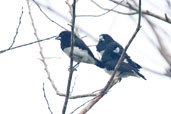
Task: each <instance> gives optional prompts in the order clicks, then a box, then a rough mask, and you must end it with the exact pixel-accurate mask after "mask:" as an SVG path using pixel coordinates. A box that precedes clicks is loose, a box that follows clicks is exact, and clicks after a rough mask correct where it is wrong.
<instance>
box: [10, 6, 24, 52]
mask: <svg viewBox="0 0 171 114" xmlns="http://www.w3.org/2000/svg"><path fill="white" fill-rule="evenodd" d="M22 16H23V7H22V9H21V15H20V18H19V23H18V27H17V29H16V32H15V36H14V38H13V42H12V44H11V45H10V47H9V48H8V49H9V50H10V49H11V48H12V46H13V45H14V43H15V39H16V37H17V35H18V30H19V28H20V25H21V18H22Z"/></svg>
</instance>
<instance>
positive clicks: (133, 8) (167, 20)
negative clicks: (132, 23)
mask: <svg viewBox="0 0 171 114" xmlns="http://www.w3.org/2000/svg"><path fill="white" fill-rule="evenodd" d="M110 1H112V2H113V3H115V4H120V2H118V1H115V0H110ZM120 5H121V6H123V7H126V8H129V9H131V10H134V11H136V12H139V11H138V8H137V7H135V6H133V5H131V4H130V3H129V2H127V3H126V4H125V3H121V4H120ZM141 13H142V14H145V15H149V16H152V17H154V18H157V19H159V20H162V21H164V22H167V23H169V24H171V19H170V18H169V17H168V16H167V14H164V15H165V16H164V17H162V16H160V15H157V14H155V13H153V12H150V11H148V10H142V11H141ZM166 16H167V18H166Z"/></svg>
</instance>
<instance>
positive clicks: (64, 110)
mask: <svg viewBox="0 0 171 114" xmlns="http://www.w3.org/2000/svg"><path fill="white" fill-rule="evenodd" d="M75 10H76V0H74V1H73V4H72V10H71V11H72V13H71V15H72V27H71V52H70V73H69V78H68V84H67V91H66V97H65V102H64V105H63V109H62V114H65V112H66V109H67V104H68V99H69V94H70V86H71V81H72V74H73V71H74V69H73V51H74V48H73V47H74V27H75Z"/></svg>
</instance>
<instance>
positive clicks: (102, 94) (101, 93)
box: [80, 0, 141, 114]
mask: <svg viewBox="0 0 171 114" xmlns="http://www.w3.org/2000/svg"><path fill="white" fill-rule="evenodd" d="M140 24H141V0H139V15H138V24H137V28H136V30H135V32H134V34H133V35H132V37H131V39H130V40H129V42H128V44H127V45H126V47H125V49H124V50H123V52H122V54H121V57H120V59H119V61H118V63H117V64H116V66H115V69H114V72H113V75H112V76H111V78H110V80H109V81H108V82H107V84H106V86H105V87H104V88H103V90H102V91H100V93H99V94H98V95H97V96H96V97H95V99H94V100H92V101H91V102H90V103H89V104H88V105H87V106H86V107H85V108H84V109H83V110H82V111H81V112H80V114H85V113H86V112H87V111H89V110H90V109H91V108H92V107H93V106H94V105H95V104H96V103H97V102H98V101H99V100H100V99H101V98H102V97H103V96H104V95H105V94H106V93H107V91H108V90H109V89H110V88H111V87H112V86H113V85H115V84H116V83H117V82H118V77H117V76H115V74H116V71H117V69H118V68H119V65H120V63H121V62H122V60H123V58H124V54H125V53H126V51H127V49H128V47H129V46H130V44H131V43H132V41H133V40H134V38H135V37H136V35H137V33H138V31H139V30H140V28H141V25H140Z"/></svg>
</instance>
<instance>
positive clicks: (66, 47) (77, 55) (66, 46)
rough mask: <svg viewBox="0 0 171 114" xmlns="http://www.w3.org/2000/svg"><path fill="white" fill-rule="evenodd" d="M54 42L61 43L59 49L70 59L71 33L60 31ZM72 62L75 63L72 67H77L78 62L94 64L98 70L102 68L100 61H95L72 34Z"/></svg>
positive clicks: (88, 50) (82, 43) (84, 45)
mask: <svg viewBox="0 0 171 114" xmlns="http://www.w3.org/2000/svg"><path fill="white" fill-rule="evenodd" d="M56 40H60V41H61V49H62V51H63V52H64V53H66V54H67V55H68V56H69V57H70V51H71V32H70V31H62V32H61V33H60V34H59V36H57V37H56ZM73 40H74V42H73V48H74V51H73V60H74V61H75V62H77V64H76V65H75V66H74V67H76V66H78V65H79V63H80V62H83V63H88V64H94V65H96V66H98V67H100V68H104V65H103V63H102V62H101V61H99V60H98V59H96V58H95V57H94V55H93V53H92V52H91V50H90V49H89V48H88V46H87V45H86V44H85V43H84V42H83V41H82V40H81V39H80V38H78V36H76V35H75V34H74V37H73Z"/></svg>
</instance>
